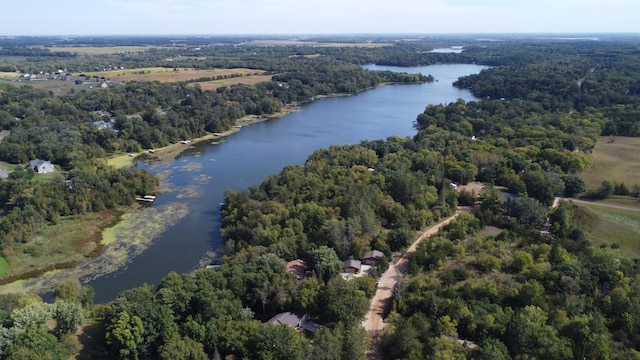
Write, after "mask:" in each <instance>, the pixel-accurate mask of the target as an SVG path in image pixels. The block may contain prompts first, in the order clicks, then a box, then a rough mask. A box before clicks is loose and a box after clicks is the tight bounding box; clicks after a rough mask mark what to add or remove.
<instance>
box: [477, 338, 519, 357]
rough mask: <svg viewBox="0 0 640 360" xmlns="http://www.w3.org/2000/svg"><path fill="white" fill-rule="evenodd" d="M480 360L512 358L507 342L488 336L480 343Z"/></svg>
mask: <svg viewBox="0 0 640 360" xmlns="http://www.w3.org/2000/svg"><path fill="white" fill-rule="evenodd" d="M478 360H511V356H509V350H508V349H507V347H506V346H505V344H504V343H503V342H502V341H500V340H498V339H495V338H486V339H484V340H483V341H482V343H480V350H479V351H478Z"/></svg>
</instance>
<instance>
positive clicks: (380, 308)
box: [362, 211, 460, 360]
mask: <svg viewBox="0 0 640 360" xmlns="http://www.w3.org/2000/svg"><path fill="white" fill-rule="evenodd" d="M458 215H460V211H456V213H455V214H454V215H452V216H450V217H448V218H446V219H444V220H442V221H441V222H439V223H437V224H435V225H434V226H432V227H430V228H429V229H427V230H425V231H424V232H423V233H422V235H420V237H418V238H417V239H416V240H415V241H414V242H413V244H411V246H410V247H409V249H408V250H407V251H406V252H405V253H404V254H403V255H402V257H401V258H400V259H399V260H398V261H397V262H396V263H395V264H389V269H387V271H385V272H384V274H382V276H380V279H379V280H378V290H377V291H376V294H375V295H374V296H373V299H371V304H370V305H369V312H368V313H367V315H366V316H365V318H364V321H363V322H362V326H363V327H364V329H365V330H367V332H368V333H369V336H370V337H371V344H370V346H369V351H367V358H368V359H371V360H378V359H382V353H381V352H380V351H379V347H380V336H381V335H382V330H383V329H384V325H385V323H384V317H385V316H386V315H387V314H386V313H387V311H388V308H389V306H390V305H391V297H392V296H393V290H394V289H395V286H396V281H397V275H398V272H400V273H404V272H405V271H406V268H407V263H408V262H409V258H410V257H411V256H412V255H413V254H414V253H415V252H416V248H417V247H418V244H419V243H420V242H421V241H422V240H424V239H426V238H428V237H429V236H431V235H434V234H436V233H437V232H438V231H440V229H441V228H442V227H443V226H445V225H447V224H448V223H449V222H451V221H452V220H453V219H455V218H456V217H458Z"/></svg>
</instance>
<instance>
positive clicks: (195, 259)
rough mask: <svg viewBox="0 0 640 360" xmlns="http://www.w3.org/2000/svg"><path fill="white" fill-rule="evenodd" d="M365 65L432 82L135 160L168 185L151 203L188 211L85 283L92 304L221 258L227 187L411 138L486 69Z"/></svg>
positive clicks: (378, 91)
mask: <svg viewBox="0 0 640 360" xmlns="http://www.w3.org/2000/svg"><path fill="white" fill-rule="evenodd" d="M365 68H367V69H371V70H391V71H403V72H409V73H418V72H420V73H423V74H425V75H427V74H431V75H433V76H434V77H435V79H436V80H437V81H436V82H433V83H425V84H412V85H385V86H381V87H377V88H375V89H372V90H368V91H365V92H363V93H361V94H359V95H356V96H346V97H333V98H326V99H321V100H316V101H313V102H311V103H308V104H305V105H303V106H302V107H301V108H300V110H299V111H297V112H294V113H291V114H288V115H286V116H283V117H281V118H277V119H272V120H269V121H265V122H261V123H257V124H254V125H251V126H245V127H243V128H242V129H241V131H239V132H237V133H235V134H232V135H230V136H228V137H226V138H224V140H223V141H221V142H220V143H211V142H206V141H205V142H201V143H197V144H194V145H193V146H191V147H189V148H188V149H186V150H185V151H184V152H183V153H181V154H180V155H179V156H178V157H177V158H176V159H175V160H174V161H173V162H171V163H169V164H161V165H158V164H144V163H139V164H138V165H137V166H139V167H142V168H145V169H147V170H149V171H151V172H152V173H153V174H155V175H158V176H161V177H162V178H163V183H165V186H164V187H165V190H164V191H163V192H162V193H161V194H159V195H158V196H157V198H156V201H155V203H154V204H153V205H152V206H162V205H164V204H171V203H176V202H178V203H185V205H186V206H187V207H188V214H187V215H186V216H184V217H183V218H182V219H180V220H179V221H178V222H177V223H175V224H173V225H172V226H170V227H168V228H167V229H166V230H165V231H163V232H162V233H161V234H160V235H159V236H158V237H157V238H156V239H154V241H153V244H152V245H151V246H150V247H149V248H148V249H146V250H145V251H144V252H143V253H142V254H139V255H137V256H135V257H133V258H132V259H131V261H130V262H129V264H128V265H127V266H126V267H124V268H122V269H120V270H118V271H115V272H112V273H110V274H108V275H104V276H101V277H98V278H96V279H93V280H91V281H88V284H89V285H91V286H92V287H93V288H94V289H95V291H96V296H95V301H96V302H98V303H105V302H108V301H111V300H113V299H114V298H115V297H116V296H117V294H118V293H119V292H121V291H122V290H125V289H129V288H133V287H137V286H141V285H143V284H145V283H147V284H154V285H155V284H158V282H159V281H160V280H161V279H162V278H163V277H164V276H165V275H166V274H167V273H169V272H170V271H175V272H177V273H186V272H190V271H192V270H195V269H197V268H198V267H201V266H203V264H206V262H207V259H206V258H207V257H215V256H219V255H220V254H219V249H220V248H221V246H222V238H221V236H220V231H219V230H220V204H221V203H222V202H223V201H224V191H225V190H234V191H239V190H243V189H246V188H247V187H249V186H252V185H256V184H259V183H260V182H262V181H263V180H264V179H265V178H266V177H268V176H269V175H272V174H275V173H278V172H280V170H281V169H282V168H283V167H285V166H287V165H300V164H303V163H304V162H305V161H306V159H307V158H308V156H309V155H311V154H312V153H313V152H314V151H316V150H318V149H321V148H326V147H329V146H331V145H344V144H352V143H359V142H360V141H362V140H376V139H386V138H387V137H389V136H394V135H399V136H403V137H405V136H413V135H415V133H416V130H415V129H414V127H413V125H414V122H415V119H416V117H417V116H418V114H420V113H422V112H423V111H424V109H425V107H426V106H428V105H430V104H447V103H450V102H454V101H456V100H457V99H460V98H461V99H464V100H467V101H471V100H477V99H476V98H475V97H474V96H473V95H471V93H470V92H469V91H467V90H460V89H457V88H455V87H453V86H452V83H453V81H455V80H456V79H458V78H459V77H461V76H465V75H469V74H476V73H478V72H480V71H481V70H482V69H486V68H487V67H486V66H480V65H468V64H455V65H432V66H424V67H410V68H399V67H386V66H376V65H368V66H365ZM185 194H191V195H192V196H185ZM81 280H83V282H86V281H87V279H81Z"/></svg>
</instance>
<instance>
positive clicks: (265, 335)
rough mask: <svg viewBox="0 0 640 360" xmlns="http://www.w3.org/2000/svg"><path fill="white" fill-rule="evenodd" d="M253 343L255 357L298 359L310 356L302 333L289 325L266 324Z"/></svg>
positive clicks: (282, 359)
mask: <svg viewBox="0 0 640 360" xmlns="http://www.w3.org/2000/svg"><path fill="white" fill-rule="evenodd" d="M253 344H254V346H255V350H254V356H253V358H254V359H259V360H296V359H305V358H307V356H308V349H309V348H308V344H307V341H306V340H305V338H304V337H303V336H302V333H300V332H299V331H297V330H296V329H294V328H292V327H291V326H289V325H284V324H280V325H264V326H262V327H261V328H260V330H258V333H257V334H256V336H255V338H254V340H253Z"/></svg>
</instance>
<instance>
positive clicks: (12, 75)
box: [0, 71, 20, 79]
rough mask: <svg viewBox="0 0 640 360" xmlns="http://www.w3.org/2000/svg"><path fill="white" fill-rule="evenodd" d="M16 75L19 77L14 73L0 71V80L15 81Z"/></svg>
mask: <svg viewBox="0 0 640 360" xmlns="http://www.w3.org/2000/svg"><path fill="white" fill-rule="evenodd" d="M18 75H20V73H18V72H14V71H12V72H7V71H0V79H17V78H18Z"/></svg>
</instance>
